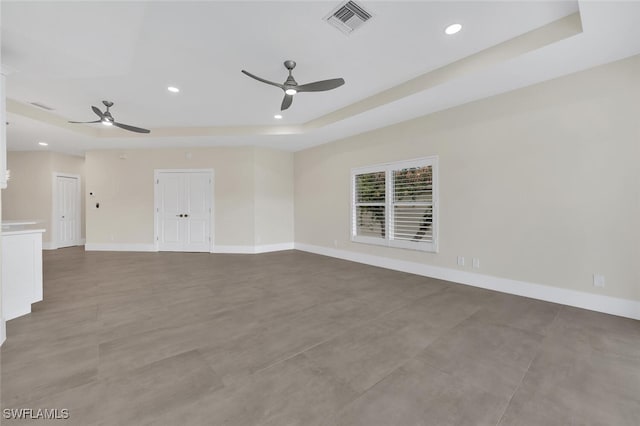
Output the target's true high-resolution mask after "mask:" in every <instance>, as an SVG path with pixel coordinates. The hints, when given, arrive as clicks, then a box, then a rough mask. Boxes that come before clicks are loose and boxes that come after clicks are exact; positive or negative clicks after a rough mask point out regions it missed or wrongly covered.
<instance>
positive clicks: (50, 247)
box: [42, 238, 86, 250]
mask: <svg viewBox="0 0 640 426" xmlns="http://www.w3.org/2000/svg"><path fill="white" fill-rule="evenodd" d="M85 242H86V240H85V239H84V238H82V239H80V241H78V243H77V244H76V246H83V245H85ZM57 249H58V247H56V246H55V245H54V244H53V242H52V241H46V242H45V241H43V242H42V250H57Z"/></svg>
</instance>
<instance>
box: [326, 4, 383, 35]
mask: <svg viewBox="0 0 640 426" xmlns="http://www.w3.org/2000/svg"><path fill="white" fill-rule="evenodd" d="M371 16H372V15H371V14H370V13H369V12H367V11H366V10H364V8H363V7H362V6H360V5H359V4H358V3H356V2H355V1H353V0H351V1H348V2H345V3H342V4H341V5H340V6H338V7H337V8H335V9H334V10H333V12H331V13H329V14H328V15H327V16H325V17H324V19H325V20H326V21H327V22H328V23H330V24H331V25H333V26H334V27H336V28H337V29H339V30H340V31H342V32H343V33H345V34H351V32H353V31H354V30H356V29H358V28H359V27H360V26H361V25H362V24H364V23H365V22H367V21H368V20H369V19H371Z"/></svg>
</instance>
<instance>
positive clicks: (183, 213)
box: [156, 171, 212, 252]
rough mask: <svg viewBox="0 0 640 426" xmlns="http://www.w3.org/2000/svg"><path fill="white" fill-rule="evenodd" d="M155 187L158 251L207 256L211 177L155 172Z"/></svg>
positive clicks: (202, 173) (205, 173) (209, 174)
mask: <svg viewBox="0 0 640 426" xmlns="http://www.w3.org/2000/svg"><path fill="white" fill-rule="evenodd" d="M156 184H157V185H158V188H157V191H156V226H157V238H158V250H160V251H194V252H208V251H209V248H210V245H211V243H210V240H209V236H210V227H211V210H210V209H211V186H212V177H211V173H209V172H185V171H180V172H170V171H168V172H159V173H158V179H157V182H156Z"/></svg>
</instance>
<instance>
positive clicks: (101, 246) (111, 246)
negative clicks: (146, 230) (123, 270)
mask: <svg viewBox="0 0 640 426" xmlns="http://www.w3.org/2000/svg"><path fill="white" fill-rule="evenodd" d="M84 249H85V251H157V250H156V248H155V246H154V245H153V244H135V243H134V244H119V243H87V244H85V245H84Z"/></svg>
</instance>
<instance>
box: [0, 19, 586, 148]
mask: <svg viewBox="0 0 640 426" xmlns="http://www.w3.org/2000/svg"><path fill="white" fill-rule="evenodd" d="M581 32H582V20H581V17H580V13H579V12H576V13H574V14H571V15H569V16H566V17H564V18H562V19H559V20H556V21H554V22H551V23H549V24H547V25H544V26H542V27H540V28H537V29H535V30H533V31H529V32H527V33H525V34H522V35H520V36H517V37H515V38H513V39H511V40H507V41H505V42H503V43H500V44H498V45H495V46H492V47H489V48H487V49H484V50H482V51H480V52H478V53H475V54H473V55H470V56H468V57H466V58H463V59H460V60H458V61H456V62H453V63H451V64H448V65H445V66H443V67H441V68H438V69H435V70H432V71H429V72H427V73H425V74H422V75H420V76H418V77H415V78H413V79H411V80H409V81H406V82H404V83H401V84H399V85H397V86H395V87H392V88H390V89H387V90H385V91H383V92H380V93H377V94H375V95H373V96H370V97H368V98H365V99H363V100H360V101H358V102H355V103H352V104H351V105H348V106H346V107H344V108H341V109H339V110H336V111H334V112H331V113H329V114H326V115H324V116H322V117H319V118H316V119H313V120H310V121H308V122H306V123H303V124H300V125H292V126H212V127H160V128H153V129H152V132H151V133H150V134H139V133H131V132H127V131H124V130H121V129H112V128H110V129H104V128H97V126H87V125H82V124H80V125H78V124H70V123H68V121H69V120H68V119H67V118H64V117H61V116H59V115H56V114H53V113H51V112H47V111H43V110H41V109H39V108H36V107H34V106H32V105H27V104H24V103H22V102H18V101H16V100H14V99H7V111H8V112H11V113H14V114H19V115H23V116H25V117H29V118H32V119H35V120H38V121H42V122H45V123H48V124H51V125H54V126H58V127H61V128H63V129H65V130H70V131H73V132H77V133H81V134H83V135H86V136H91V137H94V138H135V139H139V138H152V137H176V138H177V137H202V136H242V135H292V134H304V133H307V132H309V131H312V130H315V129H318V128H322V127H325V126H327V125H330V124H333V123H336V122H339V121H342V120H346V119H348V118H351V117H353V116H356V115H359V114H362V113H365V112H367V111H370V110H373V109H375V108H378V107H381V106H384V105H387V104H390V103H392V102H395V101H397V100H400V99H403V98H406V97H408V96H412V95H414V94H416V93H420V92H423V91H425V90H429V89H431V88H433V87H435V86H438V85H441V84H444V83H446V82H449V81H452V80H455V79H457V78H460V77H463V76H465V75H469V74H472V73H475V72H478V71H480V70H483V69H487V68H489V67H491V66H494V65H497V64H499V63H501V62H504V61H507V60H509V59H512V58H515V57H518V56H521V55H524V54H526V53H528V52H531V51H533V50H536V49H540V48H542V47H544V46H548V45H550V44H553V43H557V42H559V41H562V40H564V39H567V38H569V37H572V36H575V35H577V34H580V33H581Z"/></svg>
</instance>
